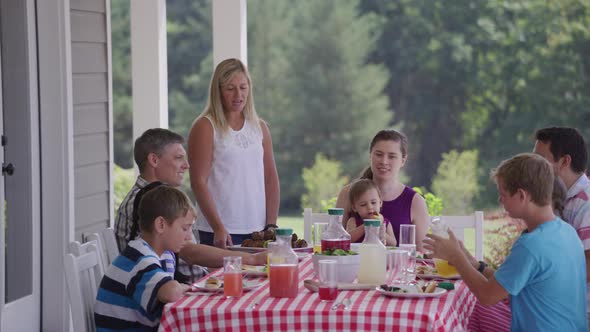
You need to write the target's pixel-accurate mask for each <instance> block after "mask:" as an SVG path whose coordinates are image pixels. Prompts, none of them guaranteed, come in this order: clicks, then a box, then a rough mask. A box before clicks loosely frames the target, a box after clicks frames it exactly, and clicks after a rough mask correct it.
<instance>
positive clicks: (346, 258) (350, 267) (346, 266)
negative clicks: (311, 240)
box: [312, 249, 361, 283]
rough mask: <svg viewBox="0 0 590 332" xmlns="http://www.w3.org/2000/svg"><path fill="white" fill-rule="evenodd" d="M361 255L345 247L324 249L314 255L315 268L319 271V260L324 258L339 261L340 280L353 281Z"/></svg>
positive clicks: (341, 281) (343, 281)
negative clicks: (344, 248)
mask: <svg viewBox="0 0 590 332" xmlns="http://www.w3.org/2000/svg"><path fill="white" fill-rule="evenodd" d="M360 258H361V256H360V255H359V254H357V253H356V252H354V251H346V250H343V249H335V250H324V251H322V252H320V253H315V254H314V255H313V256H312V261H313V269H314V271H316V273H317V271H318V262H319V261H322V260H335V261H336V262H337V263H338V282H340V283H351V282H353V281H354V279H356V274H357V273H358V270H359V266H360V264H361V260H360Z"/></svg>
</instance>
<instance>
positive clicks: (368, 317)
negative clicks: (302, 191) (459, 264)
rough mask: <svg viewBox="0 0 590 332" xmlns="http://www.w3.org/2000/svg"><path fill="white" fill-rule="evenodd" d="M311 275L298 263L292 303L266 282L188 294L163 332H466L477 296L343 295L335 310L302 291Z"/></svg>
mask: <svg viewBox="0 0 590 332" xmlns="http://www.w3.org/2000/svg"><path fill="white" fill-rule="evenodd" d="M220 273H221V271H217V272H215V273H214V274H215V275H217V274H220ZM313 277H314V271H313V264H312V262H311V259H310V258H306V259H305V260H304V261H302V262H301V263H300V265H299V279H300V281H299V295H298V296H297V297H296V298H294V299H285V298H283V299H277V298H272V297H270V296H269V284H268V280H266V278H261V279H260V280H261V281H262V282H263V283H264V284H263V286H261V287H260V288H258V289H256V290H253V291H250V292H244V295H243V296H242V297H240V298H238V299H225V297H224V296H223V292H220V293H217V295H212V296H207V295H194V296H186V297H184V298H182V299H180V300H179V301H177V302H174V303H168V304H167V305H166V306H165V307H164V310H163V313H162V319H161V322H160V331H205V330H206V331H209V332H213V331H287V330H296V331H299V330H306V331H328V330H332V331H356V330H362V331H384V330H388V331H465V330H467V325H468V322H469V316H470V314H471V311H472V310H473V306H474V305H475V296H474V295H473V294H472V293H471V292H470V291H469V290H468V288H467V287H466V286H465V284H464V283H463V282H462V281H458V282H456V283H455V290H453V291H450V292H447V294H444V295H442V296H440V297H434V298H421V299H402V298H390V297H386V296H383V295H381V294H379V293H377V292H376V291H373V290H371V291H340V292H339V294H338V299H337V301H341V300H342V299H344V298H347V297H348V298H350V300H351V302H352V305H351V306H350V309H349V310H344V309H343V308H342V307H340V308H339V309H337V310H331V306H332V304H333V303H332V302H321V301H320V300H319V298H318V294H317V293H312V292H310V291H308V290H307V289H306V288H305V287H303V280H305V279H311V278H313ZM254 303H258V305H255V306H253V304H254Z"/></svg>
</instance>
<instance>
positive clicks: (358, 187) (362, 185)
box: [348, 179, 381, 206]
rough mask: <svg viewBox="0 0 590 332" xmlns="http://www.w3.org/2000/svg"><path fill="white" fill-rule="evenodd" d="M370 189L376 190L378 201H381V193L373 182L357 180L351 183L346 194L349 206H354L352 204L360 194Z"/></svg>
mask: <svg viewBox="0 0 590 332" xmlns="http://www.w3.org/2000/svg"><path fill="white" fill-rule="evenodd" d="M370 189H375V190H377V194H378V195H379V199H381V191H380V190H379V187H377V185H376V184H375V182H373V180H369V179H359V180H356V181H354V182H353V183H352V185H351V186H350V191H349V192H348V199H349V200H350V205H351V206H352V205H354V202H355V201H356V200H357V199H358V198H359V197H361V195H362V194H364V193H366V192H367V191H368V190H370Z"/></svg>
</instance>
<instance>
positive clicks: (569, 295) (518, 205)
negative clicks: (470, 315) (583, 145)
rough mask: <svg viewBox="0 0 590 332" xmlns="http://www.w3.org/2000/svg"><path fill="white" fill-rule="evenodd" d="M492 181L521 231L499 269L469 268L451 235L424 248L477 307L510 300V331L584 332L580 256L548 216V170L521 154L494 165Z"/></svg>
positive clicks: (578, 246) (569, 235) (567, 232)
mask: <svg viewBox="0 0 590 332" xmlns="http://www.w3.org/2000/svg"><path fill="white" fill-rule="evenodd" d="M492 177H493V178H494V180H495V181H496V185H497V187H498V194H499V202H500V203H501V204H502V205H503V206H504V208H505V209H506V211H507V212H508V214H509V215H510V217H512V218H520V219H523V220H524V222H525V224H526V225H527V229H526V230H525V231H524V232H523V234H522V235H521V236H520V237H519V238H518V239H517V240H516V242H515V243H514V245H513V246H512V249H511V252H510V254H509V255H508V257H507V258H506V261H505V262H504V263H503V264H502V265H501V266H500V267H499V269H498V270H497V271H495V272H494V271H493V269H490V268H486V267H485V264H480V263H477V262H470V259H469V258H468V257H467V255H466V254H465V253H464V252H463V250H462V249H461V245H460V244H459V242H458V241H457V239H456V238H455V235H454V234H453V232H452V231H449V239H444V238H441V237H440V236H436V235H432V234H431V235H428V238H427V239H426V240H424V243H425V248H427V249H429V250H431V251H433V253H434V257H439V258H442V259H446V260H448V261H449V263H451V264H452V265H454V266H455V267H457V270H458V271H459V273H460V274H461V277H462V278H463V280H464V281H465V283H466V284H467V286H468V287H469V289H470V290H471V291H472V292H473V294H474V295H475V296H476V297H477V299H478V300H479V301H480V302H481V303H482V304H484V305H492V304H495V303H497V302H499V301H501V300H503V299H505V298H507V297H508V296H510V307H511V310H512V322H511V330H512V331H559V330H562V331H587V329H588V321H587V320H586V298H585V294H586V261H585V258H584V250H583V248H582V243H581V242H580V239H579V237H578V236H577V234H576V231H575V230H574V229H573V228H572V227H571V226H570V225H568V224H567V223H565V222H564V221H562V220H561V219H560V218H558V217H556V216H555V215H554V214H553V209H552V207H551V193H552V190H553V179H554V175H553V169H552V167H551V165H550V164H549V163H548V162H547V161H546V160H545V159H543V157H541V156H538V155H535V154H531V153H523V154H519V155H517V156H515V157H513V158H511V159H509V160H505V161H503V162H502V163H500V165H499V166H498V168H496V169H495V170H493V171H492ZM476 265H478V266H476Z"/></svg>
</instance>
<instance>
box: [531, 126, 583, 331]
mask: <svg viewBox="0 0 590 332" xmlns="http://www.w3.org/2000/svg"><path fill="white" fill-rule="evenodd" d="M535 138H536V142H535V148H534V152H535V153H537V154H539V155H541V156H542V157H543V158H545V159H547V160H548V161H549V163H550V164H551V165H552V166H553V169H554V171H555V175H556V176H558V177H559V178H561V180H563V183H564V184H565V186H566V188H567V193H566V197H565V205H564V209H563V220H565V221H566V222H567V223H568V224H570V225H572V226H573V227H574V228H575V229H576V232H577V233H578V236H579V237H580V240H582V245H583V246H584V254H585V257H586V282H590V180H589V179H588V177H587V176H586V174H585V172H586V167H587V166H588V151H587V150H586V140H585V139H584V136H582V134H580V132H579V131H578V130H577V129H575V128H567V127H551V128H543V129H539V130H537V132H536V134H535ZM588 286H590V284H587V287H588ZM587 292H588V293H587V294H586V301H587V303H588V305H589V306H590V288H589V289H588V290H587ZM588 310H590V307H588ZM588 319H589V321H590V312H589V313H588Z"/></svg>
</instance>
